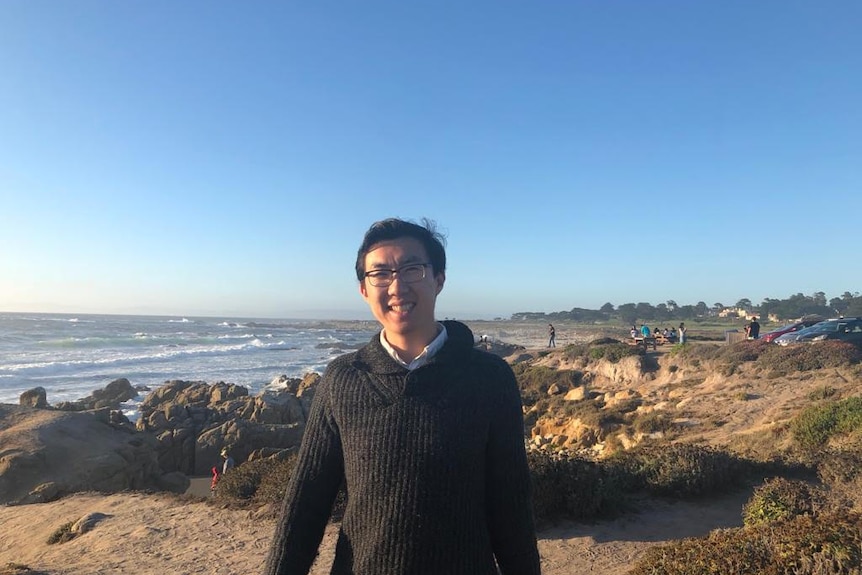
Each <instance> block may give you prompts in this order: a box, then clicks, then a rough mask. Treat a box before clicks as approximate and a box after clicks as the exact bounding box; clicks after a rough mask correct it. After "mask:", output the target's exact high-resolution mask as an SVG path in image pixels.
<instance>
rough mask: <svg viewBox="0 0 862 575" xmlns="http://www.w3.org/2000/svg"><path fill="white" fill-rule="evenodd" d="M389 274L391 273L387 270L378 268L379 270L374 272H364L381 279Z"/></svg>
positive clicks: (373, 277)
mask: <svg viewBox="0 0 862 575" xmlns="http://www.w3.org/2000/svg"><path fill="white" fill-rule="evenodd" d="M391 274H392V272H390V271H388V270H380V271H376V272H368V274H366V275H367V276H368V277H370V278H372V279H383V278H388V277H389V276H390V275H391Z"/></svg>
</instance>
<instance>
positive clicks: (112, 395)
mask: <svg viewBox="0 0 862 575" xmlns="http://www.w3.org/2000/svg"><path fill="white" fill-rule="evenodd" d="M137 396H138V391H137V390H136V389H135V388H134V387H132V384H131V383H129V380H128V379H126V378H124V377H122V378H120V379H115V380H114V381H112V382H111V383H109V384H108V385H106V386H105V387H104V388H102V389H97V390H95V391H94V392H93V393H91V394H90V395H88V396H87V397H84V398H82V399H78V400H76V401H63V402H60V403H58V404H57V405H56V406H55V407H56V408H57V409H59V410H61V411H86V410H89V409H106V410H108V411H110V410H111V409H113V410H119V408H120V404H121V403H123V402H125V401H129V400H130V399H133V398H135V397H137Z"/></svg>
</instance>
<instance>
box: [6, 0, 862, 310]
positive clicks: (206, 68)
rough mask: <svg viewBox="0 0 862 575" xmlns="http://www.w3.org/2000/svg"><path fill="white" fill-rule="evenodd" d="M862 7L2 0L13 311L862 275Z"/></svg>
mask: <svg viewBox="0 0 862 575" xmlns="http://www.w3.org/2000/svg"><path fill="white" fill-rule="evenodd" d="M860 30H862V2H859V1H858V0H835V1H830V2H815V1H813V0H812V1H806V2H801V1H793V0H759V1H756V2H752V1H751V0H721V1H718V0H713V1H706V0H705V1H692V0H676V1H663V0H651V1H649V2H646V1H644V0H620V1H608V0H589V1H578V0H565V1H561V0H556V1H545V2H528V1H526V0H522V1H518V2H513V1H509V0H471V1H469V2H465V1H463V0H458V1H448V0H434V1H423V0H417V1H411V2H404V1H401V0H399V1H391V2H390V1H383V2H381V1H377V0H365V1H362V2H358V1H352V0H345V1H339V2H332V1H327V0H323V1H316V2H284V1H280V2H275V1H260V2H237V1H233V0H232V1H225V0H205V1H204V0H183V1H176V0H124V1H122V2H110V1H104V0H102V1H98V2H95V1H88V0H76V1H75V2H56V1H50V2H48V1H44V0H6V1H4V2H2V3H0V310H3V311H50V312H60V311H66V312H72V313H86V312H95V313H100V312H102V313H153V314H170V315H231V316H242V317H278V318H285V317H315V318H321V319H325V318H370V317H371V315H370V313H369V312H367V311H366V309H365V304H364V302H363V301H362V300H361V298H360V297H359V295H358V290H357V285H356V279H355V276H354V275H353V262H354V258H355V253H356V248H357V247H358V244H359V242H360V240H361V237H362V235H363V233H364V232H365V230H366V229H367V227H368V226H369V225H370V224H371V223H372V222H373V221H375V220H378V219H382V218H385V217H390V216H398V217H403V218H408V219H419V218H421V217H423V216H425V217H429V218H432V219H434V220H436V221H437V222H438V223H439V225H440V227H441V228H442V229H443V230H444V231H445V232H446V233H447V236H448V255H449V269H448V279H447V284H446V287H445V289H444V290H443V293H442V294H441V295H440V298H439V299H438V315H439V316H440V317H463V318H474V319H475V318H481V317H495V316H500V317H508V316H509V315H511V314H512V313H514V312H519V311H546V312H552V311H560V310H569V309H572V308H574V307H585V308H598V307H599V306H601V305H602V304H604V303H605V302H611V303H613V304H614V305H620V304H623V303H627V302H633V303H637V302H650V303H652V304H657V303H661V302H664V301H667V300H669V299H673V300H675V301H676V302H677V303H679V304H694V303H697V302H698V301H704V302H706V303H707V304H708V305H710V306H711V305H712V304H713V303H715V302H723V303H726V304H733V303H735V302H736V301H737V300H739V299H741V298H748V299H750V300H752V302H754V303H755V304H756V303H759V302H760V301H762V299H763V298H764V297H776V298H785V297H788V296H790V295H792V294H795V293H798V292H802V293H805V294H811V293H813V292H815V291H824V292H826V295H827V297H828V298H831V297H835V296H840V295H841V294H842V293H843V292H844V291H851V292H854V291H860V290H862V267H860V266H859V262H858V260H857V257H858V253H859V246H860V245H862V243H860V229H861V228H860V219H859V218H860V214H862V34H860Z"/></svg>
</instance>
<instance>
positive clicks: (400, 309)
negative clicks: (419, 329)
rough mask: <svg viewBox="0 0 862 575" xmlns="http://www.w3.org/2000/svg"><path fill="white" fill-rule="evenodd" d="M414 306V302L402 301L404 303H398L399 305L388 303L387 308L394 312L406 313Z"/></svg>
mask: <svg viewBox="0 0 862 575" xmlns="http://www.w3.org/2000/svg"><path fill="white" fill-rule="evenodd" d="M414 307H416V304H413V303H404V304H399V305H390V306H389V309H390V310H391V311H394V312H396V313H407V312H409V311H410V310H412V309H413V308H414Z"/></svg>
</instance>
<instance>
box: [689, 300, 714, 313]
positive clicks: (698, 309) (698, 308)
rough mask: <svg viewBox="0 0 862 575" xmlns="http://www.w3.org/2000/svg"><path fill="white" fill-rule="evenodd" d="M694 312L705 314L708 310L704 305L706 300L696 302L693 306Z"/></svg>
mask: <svg viewBox="0 0 862 575" xmlns="http://www.w3.org/2000/svg"><path fill="white" fill-rule="evenodd" d="M689 307H691V306H689ZM694 312H695V313H696V314H697V315H699V316H705V315H706V314H707V313H708V312H709V308H708V307H707V306H706V302H702V301H699V302H697V305H696V306H694Z"/></svg>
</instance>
